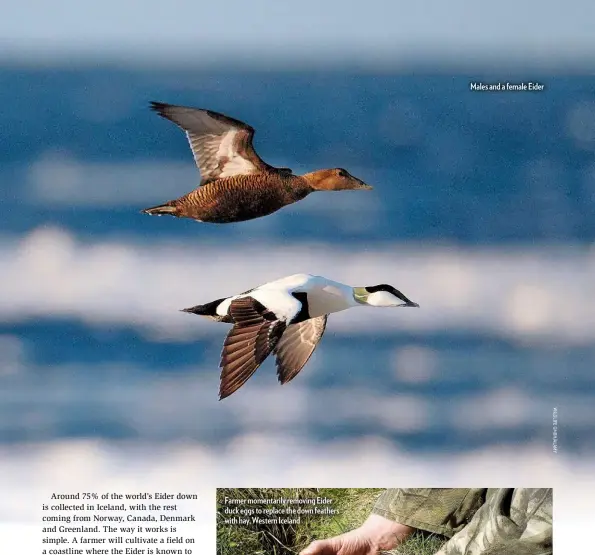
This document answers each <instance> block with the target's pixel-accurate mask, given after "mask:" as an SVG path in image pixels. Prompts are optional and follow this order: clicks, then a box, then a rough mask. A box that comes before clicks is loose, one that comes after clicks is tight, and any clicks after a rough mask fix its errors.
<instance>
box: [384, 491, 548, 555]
mask: <svg viewBox="0 0 595 555" xmlns="http://www.w3.org/2000/svg"><path fill="white" fill-rule="evenodd" d="M374 512H375V513H377V514H380V515H382V516H385V517H387V518H391V519H393V520H396V521H397V522H400V523H401V524H407V525H408V526H411V527H413V528H418V529H420V530H425V531H428V532H434V533H436V534H442V535H444V536H447V537H448V538H450V539H449V540H448V542H447V543H446V544H444V546H443V547H442V548H441V549H440V551H438V553H437V554H436V555H548V554H551V553H552V490H551V489H540V488H534V489H531V488H517V489H509V488H495V489H392V490H386V491H385V492H384V493H383V494H382V495H381V496H380V498H379V499H378V501H377V503H376V505H375V507H374Z"/></svg>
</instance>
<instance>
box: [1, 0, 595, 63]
mask: <svg viewBox="0 0 595 555" xmlns="http://www.w3.org/2000/svg"><path fill="white" fill-rule="evenodd" d="M579 13H580V17H577V16H578V14H579ZM32 14H34V17H32ZM593 19H595V6H594V5H593V3H592V2H590V1H589V0H574V1H572V2H569V3H566V4H563V5H562V4H556V3H554V2H539V1H537V0H531V1H528V2H516V1H514V0H504V1H503V2H499V3H498V4H469V3H468V2H465V1H464V0H453V1H452V2H448V3H444V2H440V1H438V0H423V1H420V2H416V3H414V4H412V3H405V2H390V1H388V0H369V1H368V2H366V3H365V4H358V3H355V2H350V3H348V4H345V3H344V2H342V1H341V0H327V1H326V2H322V3H320V2H318V1H316V0H304V1H303V2H300V4H299V5H294V4H289V3H280V2H273V1H271V0H255V1H254V2H250V3H245V2H243V1H242V0H228V1H227V2H226V4H225V10H222V9H221V6H219V5H217V4H216V3H212V2H200V1H199V2H196V1H191V0H173V1H172V2H168V3H167V4H163V3H161V2H158V1H156V0H149V1H143V2H141V1H140V0H131V1H128V2H118V1H116V0H106V1H104V2H102V3H101V4H81V3H80V2H77V1H76V0H57V1H56V2H53V3H52V4H51V5H50V4H47V3H46V2H44V1H43V0H26V1H24V2H20V3H10V4H8V5H7V6H6V9H5V10H4V12H3V18H2V20H1V21H0V63H6V62H7V61H8V62H10V63H15V64H24V65H28V64H30V63H33V64H47V63H51V64H56V63H58V64H59V63H66V64H71V63H72V61H73V60H77V63H84V61H85V60H86V61H88V62H91V63H93V62H101V61H104V62H109V63H126V64H138V65H139V66H142V65H145V66H146V65H147V64H166V65H170V64H174V65H178V66H180V65H185V66H186V67H187V64H189V63H190V64H192V65H198V66H199V67H200V66H204V65H205V64H206V65H213V64H217V65H219V64H223V65H224V66H226V67H229V63H230V62H233V64H234V65H236V67H237V66H242V67H244V68H246V67H258V66H261V67H262V65H263V64H264V65H269V64H272V65H273V66H274V67H275V68H276V69H279V67H278V66H279V65H280V64H281V65H283V66H292V67H294V66H295V65H298V66H302V67H303V66H304V65H309V66H313V65H315V66H318V65H320V64H323V65H332V64H336V65H341V66H344V65H345V63H346V62H347V63H350V64H353V63H355V65H356V66H360V67H393V68H394V67H402V66H403V65H418V66H419V65H427V63H428V62H430V63H431V64H432V65H434V66H442V67H445V66H450V65H451V64H454V66H456V67H463V66H464V65H465V64H471V65H473V64H475V65H477V64H479V65H482V64H486V63H487V64H490V63H498V64H500V65H502V64H505V65H507V66H508V67H511V65H515V64H523V65H525V66H526V68H528V69H529V68H530V67H531V66H533V67H542V68H545V67H550V68H554V69H555V68H558V69H563V70H567V69H568V68H569V67H571V66H574V65H575V64H577V65H578V66H582V67H584V68H589V67H592V65H591V62H592V61H593V60H595V37H594V35H593V33H592V28H591V23H590V22H591V21H592V20H593Z"/></svg>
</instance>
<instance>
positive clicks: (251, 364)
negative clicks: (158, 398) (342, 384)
mask: <svg viewBox="0 0 595 555" xmlns="http://www.w3.org/2000/svg"><path fill="white" fill-rule="evenodd" d="M360 305H367V306H416V307H417V306H419V305H418V304H417V303H414V302H413V301H410V300H409V299H408V298H407V297H406V296H405V295H403V293H401V292H400V291H397V289H395V288H394V287H392V286H391V285H386V284H382V285H374V286H368V287H350V286H349V285H344V284H342V283H338V282H336V281H331V280H330V279H326V278H324V277H320V276H312V275H310V274H295V275H293V276H289V277H285V278H281V279H278V280H276V281H271V282H269V283H265V284H264V285H261V286H260V287H256V288H255V289H250V290H249V291H246V292H245V293H242V294H240V295H234V296H232V297H226V298H224V299H217V300H215V301H212V302H210V303H207V304H203V305H199V306H194V307H192V308H185V309H183V312H192V313H193V314H200V315H201V316H206V317H208V318H211V319H212V320H215V321H217V322H226V323H230V324H233V328H232V329H231V331H230V332H229V333H228V334H227V338H226V339H225V343H224V345H223V351H222V353H221V363H220V365H219V366H220V367H221V384H220V388H219V399H224V398H225V397H228V396H229V395H231V394H232V393H233V392H234V391H236V390H237V389H238V388H240V387H241V386H242V385H244V383H246V381H247V380H248V378H250V376H252V374H254V372H255V371H256V369H257V368H258V367H259V366H260V365H261V364H262V362H263V361H264V360H265V359H266V358H267V356H269V354H270V353H271V352H274V353H275V355H276V357H277V377H278V378H279V381H280V382H281V383H282V384H285V383H287V382H289V381H290V380H292V379H293V378H295V376H296V375H297V374H298V372H299V371H300V370H301V369H302V368H303V367H304V365H305V364H306V362H308V359H309V358H310V356H311V355H312V353H313V352H314V349H315V348H316V345H318V342H319V341H320V338H321V337H322V334H323V333H324V329H325V327H326V320H327V318H328V315H329V314H331V313H332V312H340V311H341V310H346V309H348V308H351V307H354V306H360Z"/></svg>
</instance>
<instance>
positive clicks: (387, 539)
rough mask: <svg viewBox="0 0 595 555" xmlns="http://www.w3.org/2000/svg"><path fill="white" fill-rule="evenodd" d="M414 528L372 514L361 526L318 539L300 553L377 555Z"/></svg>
mask: <svg viewBox="0 0 595 555" xmlns="http://www.w3.org/2000/svg"><path fill="white" fill-rule="evenodd" d="M413 530H414V528H411V527H410V526H405V525H404V524H399V523H398V522H394V521H393V520H390V519H388V518H384V517H383V516H380V515H376V514H372V515H370V516H369V517H368V519H367V520H366V522H364V523H363V524H362V525H361V526H360V527H359V528H356V529H355V530H351V532H347V533H346V534H341V535H340V536H336V537H334V538H330V539H328V540H316V541H315V542H312V543H311V544H310V545H309V546H308V547H306V549H304V550H303V551H301V552H300V555H376V554H377V553H378V552H379V551H381V550H387V549H394V548H395V547H397V546H398V545H399V544H400V543H401V542H402V541H403V540H404V539H405V538H406V537H407V536H409V535H410V534H411V533H412V532H413Z"/></svg>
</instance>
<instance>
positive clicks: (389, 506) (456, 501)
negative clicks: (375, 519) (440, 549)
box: [373, 488, 487, 538]
mask: <svg viewBox="0 0 595 555" xmlns="http://www.w3.org/2000/svg"><path fill="white" fill-rule="evenodd" d="M486 491H487V490H486V489H452V488H451V489H439V488H427V489H422V488H405V489H387V490H386V491H384V492H383V493H382V494H381V495H380V497H379V498H378V501H377V502H376V505H375V506H374V509H373V512H374V513H376V514H379V515H381V516H384V517H385V518H390V519H391V520H395V521H397V522H400V523H401V524H406V525H407V526H411V527H413V528H418V529H420V530H425V531H427V532H434V533H435V534H442V535H444V536H448V537H449V538H450V537H451V536H453V535H454V534H456V533H457V532H458V531H459V530H461V529H462V528H463V527H464V526H465V525H466V524H467V523H468V522H469V521H470V520H471V518H472V517H473V515H474V514H475V512H476V511H477V509H478V508H479V507H480V506H481V505H482V504H483V503H484V501H485V496H486Z"/></svg>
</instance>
